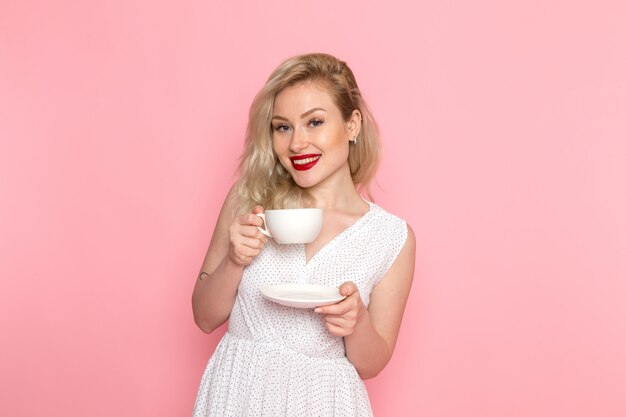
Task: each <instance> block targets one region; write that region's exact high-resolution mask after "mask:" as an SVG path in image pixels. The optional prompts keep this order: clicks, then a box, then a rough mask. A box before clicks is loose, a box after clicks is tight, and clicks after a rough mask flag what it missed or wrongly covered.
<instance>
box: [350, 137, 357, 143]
mask: <svg viewBox="0 0 626 417" xmlns="http://www.w3.org/2000/svg"><path fill="white" fill-rule="evenodd" d="M350 142H352V143H354V144H355V145H356V136H353V137H352V140H351V141H350Z"/></svg>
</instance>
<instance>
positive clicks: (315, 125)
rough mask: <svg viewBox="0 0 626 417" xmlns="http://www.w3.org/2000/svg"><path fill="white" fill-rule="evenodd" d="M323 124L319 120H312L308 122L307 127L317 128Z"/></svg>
mask: <svg viewBox="0 0 626 417" xmlns="http://www.w3.org/2000/svg"><path fill="white" fill-rule="evenodd" d="M323 123H324V121H323V120H321V119H313V120H311V121H310V122H309V126H311V127H318V126H321V125H322V124H323Z"/></svg>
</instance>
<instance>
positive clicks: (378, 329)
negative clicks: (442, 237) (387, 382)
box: [315, 225, 415, 379]
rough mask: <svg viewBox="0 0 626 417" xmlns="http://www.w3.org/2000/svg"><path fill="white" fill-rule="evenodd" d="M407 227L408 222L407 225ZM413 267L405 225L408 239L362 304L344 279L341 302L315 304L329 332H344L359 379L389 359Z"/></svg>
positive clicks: (372, 373)
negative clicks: (367, 300)
mask: <svg viewBox="0 0 626 417" xmlns="http://www.w3.org/2000/svg"><path fill="white" fill-rule="evenodd" d="M407 227H408V225H407ZM414 269H415V234H414V233H413V230H412V229H411V228H410V227H408V235H407V240H406V242H405V244H404V247H403V248H402V249H401V250H400V253H399V254H398V257H397V258H396V260H395V261H394V263H393V265H392V266H391V268H389V270H388V271H387V273H386V275H385V276H384V278H383V279H381V280H380V282H379V283H378V284H377V285H376V286H375V287H374V290H373V291H372V293H371V295H370V303H369V307H368V308H365V305H364V304H363V301H362V300H361V297H360V295H359V292H358V289H357V287H356V285H354V283H352V282H347V283H344V284H343V285H341V287H340V292H341V293H342V294H343V295H347V296H348V297H347V298H346V299H345V300H344V301H342V302H341V303H338V304H335V305H332V306H327V307H320V308H317V309H316V310H315V311H316V312H319V313H322V314H325V320H326V326H327V328H328V330H329V332H330V333H331V334H334V335H335V336H344V340H345V344H346V356H347V357H348V360H349V361H350V362H351V363H352V364H353V365H354V367H355V368H356V370H357V372H358V373H359V375H360V376H361V378H362V379H368V378H373V377H375V376H376V375H378V374H379V373H380V371H382V370H383V368H384V367H385V366H386V365H387V363H388V362H389V360H390V359H391V355H392V353H393V350H394V349H395V346H396V341H397V339H398V332H399V330H400V324H401V322H402V316H403V314H404V308H405V306H406V302H407V299H408V296H409V291H410V289H411V283H412V282H413V272H414Z"/></svg>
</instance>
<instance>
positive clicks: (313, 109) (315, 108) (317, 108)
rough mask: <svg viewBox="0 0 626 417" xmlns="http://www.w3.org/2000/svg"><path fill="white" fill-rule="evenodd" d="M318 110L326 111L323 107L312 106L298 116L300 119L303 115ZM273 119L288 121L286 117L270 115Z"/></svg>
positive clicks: (305, 115)
mask: <svg viewBox="0 0 626 417" xmlns="http://www.w3.org/2000/svg"><path fill="white" fill-rule="evenodd" d="M318 110H321V111H326V110H325V109H323V108H321V107H314V108H312V109H311V110H307V111H305V112H304V113H302V114H301V115H300V118H301V119H304V118H305V117H307V116H308V115H309V114H311V113H313V112H316V111H318ZM274 119H280V120H284V121H289V120H288V119H287V118H286V117H283V116H278V115H276V116H272V120H274Z"/></svg>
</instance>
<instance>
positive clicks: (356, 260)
mask: <svg viewBox="0 0 626 417" xmlns="http://www.w3.org/2000/svg"><path fill="white" fill-rule="evenodd" d="M369 205H370V210H369V211H368V212H367V213H366V214H365V215H364V216H363V217H361V218H360V219H359V220H357V221H356V222H355V223H354V224H353V225H352V226H350V227H349V228H348V229H346V230H345V231H343V232H342V233H341V234H339V235H338V236H336V237H335V238H334V239H333V240H331V241H330V242H329V243H328V244H326V246H324V247H322V249H320V251H319V252H318V253H317V254H315V256H313V258H312V259H311V260H310V261H309V262H307V261H306V255H305V252H304V245H280V244H277V243H275V242H274V241H272V240H271V239H268V242H267V245H266V246H265V248H264V249H263V251H262V252H261V254H260V255H259V256H258V257H257V258H256V259H255V260H254V261H253V262H252V264H250V265H249V266H248V267H246V269H245V270H244V275H243V278H242V280H241V284H240V286H239V291H238V293H237V298H236V301H235V305H234V306H233V310H232V313H231V315H230V318H229V324H228V332H227V333H226V334H225V335H224V337H223V338H222V340H221V341H220V343H219V344H218V346H217V348H216V350H215V353H214V354H213V356H212V357H211V359H210V360H209V363H208V365H207V367H206V370H205V371H204V374H203V376H202V381H201V384H200V389H199V391H198V397H197V399H196V404H195V407H194V412H193V416H194V417H200V416H203V417H205V416H216V417H217V416H219V417H230V416H267V417H279V416H289V417H304V416H309V417H313V416H315V417H319V416H341V417H349V416H371V415H372V411H371V408H370V403H369V399H368V397H367V392H366V390H365V386H364V384H363V382H362V381H361V379H360V378H359V375H358V373H357V372H356V370H355V368H354V366H352V364H351V363H350V362H349V361H348V359H347V358H346V355H345V347H344V343H343V338H341V337H335V336H331V335H330V334H329V333H328V331H327V330H326V327H325V325H324V320H323V318H322V317H321V316H320V315H319V314H316V313H314V312H313V310H310V309H298V308H291V307H285V306H282V305H280V304H276V303H273V302H271V301H269V300H267V299H265V298H264V297H263V296H262V295H261V293H260V291H259V287H260V286H263V285H268V284H281V283H290V282H299V283H311V284H320V285H330V286H334V287H338V286H339V285H341V284H342V283H344V282H345V281H353V282H354V283H355V284H356V285H357V287H358V288H359V293H360V295H361V298H362V299H363V302H364V303H365V305H368V304H369V296H370V292H371V291H372V289H373V287H374V285H376V283H377V282H378V280H379V279H381V278H382V277H383V276H384V275H385V273H386V272H387V270H388V269H389V267H390V266H391V264H392V263H393V261H394V260H395V259H396V257H397V255H398V253H399V252H400V249H402V247H403V246H404V242H405V241H406V237H407V226H406V223H405V222H404V221H403V220H401V219H399V218H398V217H396V216H394V215H392V214H389V213H387V212H386V211H385V210H383V209H382V208H381V207H379V206H377V205H376V204H374V203H369Z"/></svg>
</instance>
